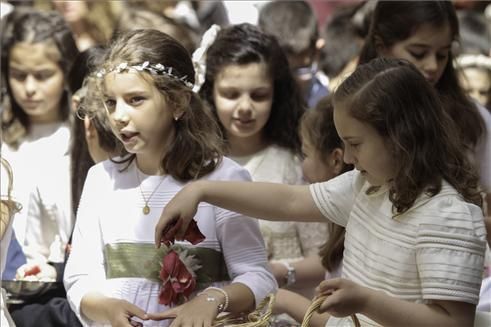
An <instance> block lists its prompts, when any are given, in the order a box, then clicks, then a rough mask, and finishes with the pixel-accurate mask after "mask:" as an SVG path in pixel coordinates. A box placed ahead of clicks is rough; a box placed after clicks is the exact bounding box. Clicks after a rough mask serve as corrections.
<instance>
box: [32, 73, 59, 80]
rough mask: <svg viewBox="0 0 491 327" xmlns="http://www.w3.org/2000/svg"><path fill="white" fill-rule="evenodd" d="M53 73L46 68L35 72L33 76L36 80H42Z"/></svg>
mask: <svg viewBox="0 0 491 327" xmlns="http://www.w3.org/2000/svg"><path fill="white" fill-rule="evenodd" d="M54 74H55V73H54V72H52V71H48V70H46V71H41V72H37V73H35V74H34V78H35V79H37V80H38V81H44V80H47V79H48V78H50V77H51V76H53V75H54Z"/></svg>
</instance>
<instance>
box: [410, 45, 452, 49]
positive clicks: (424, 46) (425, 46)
mask: <svg viewBox="0 0 491 327" xmlns="http://www.w3.org/2000/svg"><path fill="white" fill-rule="evenodd" d="M408 47H417V48H429V47H431V44H426V43H413V44H409V45H408ZM451 48H452V45H451V44H449V45H446V46H444V47H441V48H440V49H439V50H450V49H451Z"/></svg>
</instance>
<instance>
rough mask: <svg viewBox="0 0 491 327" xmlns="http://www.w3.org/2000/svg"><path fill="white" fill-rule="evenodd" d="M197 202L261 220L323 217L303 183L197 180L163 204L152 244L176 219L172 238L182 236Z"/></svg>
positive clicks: (180, 237) (299, 219)
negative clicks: (176, 225) (176, 227)
mask: <svg viewBox="0 0 491 327" xmlns="http://www.w3.org/2000/svg"><path fill="white" fill-rule="evenodd" d="M200 202H208V203H210V204H212V205H215V206H218V207H222V208H225V209H228V210H231V211H235V212H238V213H241V214H244V215H246V216H249V217H255V218H259V219H265V220H273V221H304V222H308V221H318V222H324V221H325V218H324V217H323V216H322V214H321V212H320V211H319V210H318V209H317V206H316V204H315V202H314V200H313V198H312V196H311V195H310V190H309V187H308V186H305V185H285V184H275V183H259V182H221V181H198V182H194V183H191V184H189V185H187V186H185V187H184V188H183V189H182V190H181V191H180V192H179V193H177V194H176V196H175V197H174V198H173V199H172V200H171V201H170V202H169V203H168V204H167V206H166V207H165V208H164V211H163V212H162V215H161V216H160V220H159V222H158V224H157V226H156V229H155V243H156V245H157V246H160V240H161V237H162V235H164V234H165V233H167V231H168V228H169V227H168V226H170V225H171V224H172V223H173V222H176V221H177V220H179V219H181V220H182V225H181V226H180V228H179V230H178V231H177V234H176V238H177V239H182V237H183V235H184V232H185V231H186V229H187V227H188V224H189V222H190V221H191V219H193V217H194V215H195V214H196V210H197V207H198V204H199V203H200Z"/></svg>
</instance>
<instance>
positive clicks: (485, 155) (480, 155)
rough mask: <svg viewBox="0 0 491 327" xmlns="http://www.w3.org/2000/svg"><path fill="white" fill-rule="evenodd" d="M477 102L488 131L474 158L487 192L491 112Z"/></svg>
mask: <svg viewBox="0 0 491 327" xmlns="http://www.w3.org/2000/svg"><path fill="white" fill-rule="evenodd" d="M475 104H476V107H477V109H478V111H479V114H480V115H481V117H482V119H483V120H484V126H485V128H486V131H485V132H484V135H483V136H482V139H481V142H479V144H478V145H477V147H476V150H475V157H474V160H475V164H476V167H477V169H478V171H479V181H480V183H481V186H482V188H483V189H484V191H485V192H486V193H491V113H490V112H489V111H488V110H487V109H486V108H484V107H483V106H482V105H480V104H478V103H477V102H475ZM488 210H489V209H488Z"/></svg>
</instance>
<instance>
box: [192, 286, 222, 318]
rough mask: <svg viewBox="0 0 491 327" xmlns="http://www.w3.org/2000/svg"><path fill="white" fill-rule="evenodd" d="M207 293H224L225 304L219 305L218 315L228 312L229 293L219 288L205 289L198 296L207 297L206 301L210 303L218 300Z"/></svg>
mask: <svg viewBox="0 0 491 327" xmlns="http://www.w3.org/2000/svg"><path fill="white" fill-rule="evenodd" d="M207 291H216V292H219V293H222V294H223V296H224V298H225V303H220V304H219V305H218V313H221V312H223V311H225V310H227V308H228V303H229V298H228V294H227V292H225V291H224V290H223V289H221V288H218V287H208V288H206V289H204V290H203V291H202V292H200V293H199V294H198V296H200V295H202V294H204V295H206V296H207V298H206V301H208V302H216V301H217V299H216V298H215V297H213V296H210V295H209V294H208V293H206V292H207Z"/></svg>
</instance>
